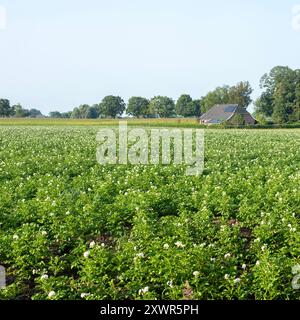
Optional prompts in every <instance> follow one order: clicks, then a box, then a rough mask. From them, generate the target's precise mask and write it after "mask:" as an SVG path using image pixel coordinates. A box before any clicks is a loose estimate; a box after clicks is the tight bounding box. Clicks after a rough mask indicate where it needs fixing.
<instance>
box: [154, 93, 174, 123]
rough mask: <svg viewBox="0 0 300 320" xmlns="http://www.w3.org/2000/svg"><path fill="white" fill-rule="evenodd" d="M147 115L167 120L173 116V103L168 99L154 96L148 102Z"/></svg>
mask: <svg viewBox="0 0 300 320" xmlns="http://www.w3.org/2000/svg"><path fill="white" fill-rule="evenodd" d="M149 113H150V114H153V115H159V116H160V117H161V118H168V117H171V116H173V115H174V114H175V103H174V101H173V100H172V99H171V98H169V97H163V96H156V97H154V98H152V99H151V100H150V105H149Z"/></svg>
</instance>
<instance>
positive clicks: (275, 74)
mask: <svg viewBox="0 0 300 320" xmlns="http://www.w3.org/2000/svg"><path fill="white" fill-rule="evenodd" d="M299 74H300V70H293V69H291V68H289V67H287V66H277V67H274V68H273V69H272V70H271V71H270V72H269V73H266V74H264V75H263V76H262V78H261V81H260V87H261V89H262V90H264V91H263V93H262V95H261V97H260V98H259V99H258V100H257V101H256V104H255V107H256V113H258V114H263V115H265V116H272V118H273V120H274V121H275V122H277V123H283V122H287V121H289V120H292V121H295V120H299V105H300V101H299V100H300V98H299V96H300V93H298V92H299V88H300V76H299Z"/></svg>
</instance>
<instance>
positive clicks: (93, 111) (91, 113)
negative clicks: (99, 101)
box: [86, 106, 99, 119]
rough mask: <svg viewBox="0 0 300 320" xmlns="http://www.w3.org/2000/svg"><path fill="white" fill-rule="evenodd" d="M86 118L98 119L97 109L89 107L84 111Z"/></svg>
mask: <svg viewBox="0 0 300 320" xmlns="http://www.w3.org/2000/svg"><path fill="white" fill-rule="evenodd" d="M86 118H87V119H97V118H99V112H98V109H97V107H95V106H92V107H89V108H88V109H87V111H86Z"/></svg>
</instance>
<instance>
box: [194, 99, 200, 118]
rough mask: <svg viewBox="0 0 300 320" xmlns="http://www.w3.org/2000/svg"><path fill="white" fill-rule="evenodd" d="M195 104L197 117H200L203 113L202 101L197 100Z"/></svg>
mask: <svg viewBox="0 0 300 320" xmlns="http://www.w3.org/2000/svg"><path fill="white" fill-rule="evenodd" d="M193 103H194V108H195V116H196V117H200V116H201V113H202V110H201V109H202V100H201V99H196V100H194V101H193Z"/></svg>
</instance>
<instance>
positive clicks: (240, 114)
mask: <svg viewBox="0 0 300 320" xmlns="http://www.w3.org/2000/svg"><path fill="white" fill-rule="evenodd" d="M199 121H200V123H201V124H220V123H227V124H241V125H243V124H255V123H256V120H255V119H254V118H253V117H252V116H251V114H250V113H249V112H248V111H247V110H246V109H245V108H243V107H241V106H239V105H238V104H218V105H215V106H214V107H212V108H211V109H209V110H208V111H207V112H206V113H204V114H203V115H202V116H201V117H200V120H199Z"/></svg>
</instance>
